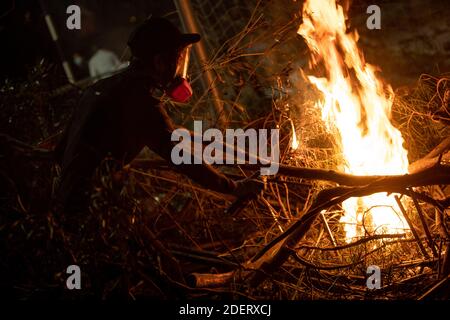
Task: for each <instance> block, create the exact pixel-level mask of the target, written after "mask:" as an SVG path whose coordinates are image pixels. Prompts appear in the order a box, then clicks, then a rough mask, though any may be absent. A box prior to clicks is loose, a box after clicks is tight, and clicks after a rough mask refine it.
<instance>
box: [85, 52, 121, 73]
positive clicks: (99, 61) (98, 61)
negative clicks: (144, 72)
mask: <svg viewBox="0 0 450 320" xmlns="http://www.w3.org/2000/svg"><path fill="white" fill-rule="evenodd" d="M93 52H95V53H94V54H93V55H92V57H91V58H90V59H89V63H88V65H89V75H90V76H91V77H93V78H94V77H95V78H97V80H98V79H104V78H106V77H109V76H111V75H112V73H114V72H115V71H117V70H119V69H120V68H121V66H122V63H121V61H120V60H119V58H118V57H117V55H116V54H115V53H114V52H112V51H110V50H107V49H103V48H97V47H95V46H94V47H93Z"/></svg>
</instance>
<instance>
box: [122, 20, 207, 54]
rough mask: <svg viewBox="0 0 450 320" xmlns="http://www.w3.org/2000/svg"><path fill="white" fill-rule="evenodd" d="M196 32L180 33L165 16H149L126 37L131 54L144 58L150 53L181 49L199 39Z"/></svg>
mask: <svg viewBox="0 0 450 320" xmlns="http://www.w3.org/2000/svg"><path fill="white" fill-rule="evenodd" d="M200 38H201V37H200V35H199V34H198V33H181V32H180V30H179V29H178V28H177V27H176V26H175V25H173V24H172V23H171V22H170V21H169V20H167V19H165V18H159V17H155V18H153V17H152V18H149V19H147V20H146V21H144V22H143V23H142V24H141V25H140V26H138V27H137V28H136V30H134V31H133V32H132V33H131V35H130V38H129V39H128V46H129V47H130V50H131V54H132V55H133V56H134V57H137V58H145V57H148V56H149V55H151V54H155V53H163V52H170V51H174V50H181V49H183V48H185V47H186V46H188V45H190V44H192V43H196V42H198V41H200Z"/></svg>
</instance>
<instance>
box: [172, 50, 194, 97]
mask: <svg viewBox="0 0 450 320" xmlns="http://www.w3.org/2000/svg"><path fill="white" fill-rule="evenodd" d="M189 53H190V46H188V47H186V48H185V49H184V50H183V51H181V53H180V55H179V57H178V63H177V69H176V76H175V79H174V80H173V81H172V83H171V84H170V85H169V87H168V88H167V90H166V93H167V95H168V96H169V97H170V98H171V99H172V100H174V101H176V102H181V103H184V102H187V101H188V100H189V99H190V98H191V97H192V88H191V85H190V84H189V82H188V81H187V80H186V79H187V70H188V66H189Z"/></svg>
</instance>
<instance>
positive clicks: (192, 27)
mask: <svg viewBox="0 0 450 320" xmlns="http://www.w3.org/2000/svg"><path fill="white" fill-rule="evenodd" d="M174 4H175V7H176V8H177V11H178V13H179V16H180V19H181V23H182V24H183V27H184V29H185V30H186V32H191V33H200V32H199V30H200V29H199V27H198V24H197V20H196V19H195V15H194V12H193V10H192V6H191V2H190V0H174ZM193 47H194V50H195V53H196V54H197V57H198V59H199V61H200V63H202V62H203V63H206V62H208V54H207V53H206V47H205V44H204V42H202V41H200V42H199V43H196V44H195V45H194V46H193ZM204 78H205V81H206V83H207V86H208V88H209V89H210V90H211V93H212V96H213V104H214V110H215V113H216V122H217V123H218V124H219V126H221V125H222V124H224V113H223V104H222V99H221V97H220V93H219V90H218V88H217V87H216V86H215V81H216V77H214V75H213V73H212V71H211V70H209V69H207V70H205V73H204Z"/></svg>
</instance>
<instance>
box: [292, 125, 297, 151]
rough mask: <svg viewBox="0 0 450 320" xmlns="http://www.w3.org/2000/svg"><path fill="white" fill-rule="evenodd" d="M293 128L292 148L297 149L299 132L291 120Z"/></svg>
mask: <svg viewBox="0 0 450 320" xmlns="http://www.w3.org/2000/svg"><path fill="white" fill-rule="evenodd" d="M291 128H292V140H291V149H292V150H294V151H295V150H297V149H298V147H299V144H298V139H297V134H296V133H295V126H294V122H293V121H292V120H291Z"/></svg>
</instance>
